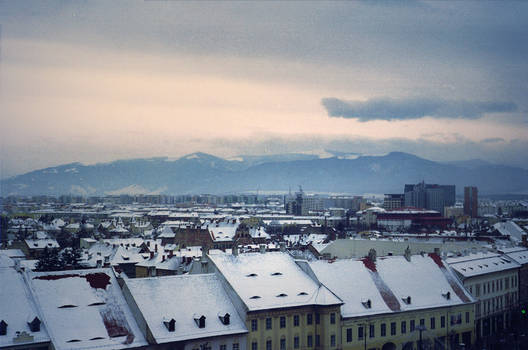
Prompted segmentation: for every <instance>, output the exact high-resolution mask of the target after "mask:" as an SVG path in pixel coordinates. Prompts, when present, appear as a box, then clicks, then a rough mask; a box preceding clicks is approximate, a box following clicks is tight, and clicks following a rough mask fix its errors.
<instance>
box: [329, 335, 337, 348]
mask: <svg viewBox="0 0 528 350" xmlns="http://www.w3.org/2000/svg"><path fill="white" fill-rule="evenodd" d="M330 346H336V336H335V334H332V335H331V336H330Z"/></svg>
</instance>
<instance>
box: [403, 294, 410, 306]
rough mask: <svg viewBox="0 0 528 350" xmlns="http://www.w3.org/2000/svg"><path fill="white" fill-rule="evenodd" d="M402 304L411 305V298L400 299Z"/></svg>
mask: <svg viewBox="0 0 528 350" xmlns="http://www.w3.org/2000/svg"><path fill="white" fill-rule="evenodd" d="M402 300H403V302H404V303H405V304H407V305H409V304H410V303H411V296H410V295H409V296H408V297H407V298H402Z"/></svg>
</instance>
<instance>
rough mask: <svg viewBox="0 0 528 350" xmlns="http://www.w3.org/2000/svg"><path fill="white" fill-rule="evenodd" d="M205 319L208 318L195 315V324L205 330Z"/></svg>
mask: <svg viewBox="0 0 528 350" xmlns="http://www.w3.org/2000/svg"><path fill="white" fill-rule="evenodd" d="M205 318H206V317H205V316H204V315H201V316H198V315H194V322H196V325H197V326H198V328H205Z"/></svg>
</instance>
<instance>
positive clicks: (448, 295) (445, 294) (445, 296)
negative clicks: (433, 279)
mask: <svg viewBox="0 0 528 350" xmlns="http://www.w3.org/2000/svg"><path fill="white" fill-rule="evenodd" d="M442 296H443V297H444V298H446V299H447V300H449V299H451V292H447V293H442Z"/></svg>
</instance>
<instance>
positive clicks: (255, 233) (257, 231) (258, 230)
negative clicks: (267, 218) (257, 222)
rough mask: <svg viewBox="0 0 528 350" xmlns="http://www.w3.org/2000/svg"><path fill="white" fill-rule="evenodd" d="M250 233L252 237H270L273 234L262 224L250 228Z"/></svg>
mask: <svg viewBox="0 0 528 350" xmlns="http://www.w3.org/2000/svg"><path fill="white" fill-rule="evenodd" d="M249 235H250V236H251V237H252V238H265V239H270V238H271V236H270V235H269V234H268V233H267V232H266V229H265V228H264V227H262V226H259V227H251V228H250V229H249Z"/></svg>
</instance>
